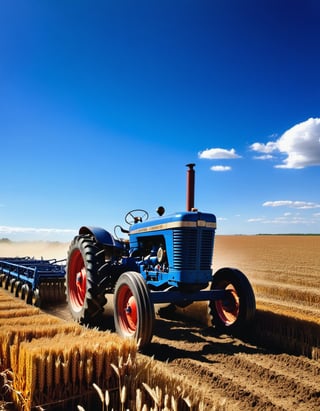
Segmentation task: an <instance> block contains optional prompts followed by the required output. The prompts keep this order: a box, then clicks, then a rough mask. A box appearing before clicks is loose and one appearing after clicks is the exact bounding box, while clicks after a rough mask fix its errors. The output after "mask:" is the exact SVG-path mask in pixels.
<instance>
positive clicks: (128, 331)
mask: <svg viewBox="0 0 320 411" xmlns="http://www.w3.org/2000/svg"><path fill="white" fill-rule="evenodd" d="M154 318H155V315H154V307H153V304H152V302H151V300H150V296H149V291H148V287H147V285H146V282H145V281H144V279H143V277H142V276H141V275H140V274H139V273H137V272H134V271H128V272H126V273H123V274H121V276H120V277H119V279H118V281H117V283H116V287H115V292H114V324H115V328H116V331H117V333H118V334H119V335H120V336H121V337H124V338H127V337H129V338H134V339H135V340H136V341H137V342H138V344H139V347H140V348H143V347H144V346H146V345H147V344H149V342H150V341H151V338H152V334H153V324H154Z"/></svg>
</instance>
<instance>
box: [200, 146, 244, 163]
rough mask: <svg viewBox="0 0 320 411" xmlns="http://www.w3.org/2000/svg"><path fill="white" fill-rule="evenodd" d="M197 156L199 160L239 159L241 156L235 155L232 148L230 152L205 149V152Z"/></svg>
mask: <svg viewBox="0 0 320 411" xmlns="http://www.w3.org/2000/svg"><path fill="white" fill-rule="evenodd" d="M198 156H199V158H205V159H209V160H221V159H233V158H241V156H239V155H238V154H237V153H236V150H235V149H234V148H232V149H231V150H226V149H224V148H207V149H206V150H203V151H200V152H199V153H198Z"/></svg>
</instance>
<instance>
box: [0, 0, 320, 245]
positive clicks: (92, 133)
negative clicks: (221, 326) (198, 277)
mask: <svg viewBox="0 0 320 411" xmlns="http://www.w3.org/2000/svg"><path fill="white" fill-rule="evenodd" d="M319 21H320V3H319V1H317V0H301V1H297V0H287V1H285V0H243V1H240V0H207V1H204V0H197V1H190V0H183V1H181V0H176V1H168V0H162V1H161V2H160V1H153V0H149V1H140V0H137V1H129V0H119V1H114V0H109V1H82V0H79V1H68V0H65V1H62V0H60V1H59V0H56V1H41V0H37V1H36V0H28V1H24V0H21V1H19V0H10V1H2V2H1V3H0V90H1V92H0V142H1V146H0V150H1V167H0V179H1V190H0V238H1V237H8V238H10V239H12V240H24V239H26V240H33V239H43V240H53V241H60V240H61V241H69V240H70V239H72V237H73V236H74V234H75V232H76V230H77V229H78V228H79V227H80V226H81V225H97V226H101V227H104V228H106V229H108V230H110V231H113V226H114V225H115V224H122V223H123V218H124V215H125V214H126V212H127V211H129V210H131V209H134V208H144V209H147V210H148V211H149V213H150V215H151V216H155V210H156V208H157V207H158V206H159V205H163V206H164V207H165V208H166V210H167V213H171V212H174V211H177V210H183V209H185V203H186V201H185V191H186V167H185V165H186V164H187V163H196V168H195V169H196V189H195V191H196V199H195V205H196V206H197V207H198V208H199V209H200V210H202V211H208V212H213V213H214V214H216V216H217V219H218V230H217V234H256V233H289V232H291V233H292V232H294V233H319V232H320V194H319V189H318V184H319V183H318V181H319V175H320V174H319V170H320V169H319V167H320V140H319V139H320V75H319V73H320V54H319V38H320V24H319Z"/></svg>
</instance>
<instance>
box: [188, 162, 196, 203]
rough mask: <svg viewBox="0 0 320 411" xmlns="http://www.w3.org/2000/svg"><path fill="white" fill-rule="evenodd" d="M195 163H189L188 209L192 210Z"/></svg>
mask: <svg viewBox="0 0 320 411" xmlns="http://www.w3.org/2000/svg"><path fill="white" fill-rule="evenodd" d="M194 166H195V164H192V163H191V164H187V167H189V169H188V170H187V211H192V209H193V208H194V175H195V171H194V169H193V167H194Z"/></svg>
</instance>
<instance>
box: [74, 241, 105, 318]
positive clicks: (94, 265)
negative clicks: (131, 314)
mask: <svg viewBox="0 0 320 411" xmlns="http://www.w3.org/2000/svg"><path fill="white" fill-rule="evenodd" d="M102 251H103V248H102V246H100V245H99V244H98V243H96V242H95V240H94V238H92V237H91V236H87V235H83V236H77V237H75V238H74V240H73V241H72V243H71V244H70V248H69V252H68V261H67V269H66V297H67V302H68V306H69V309H70V312H71V314H72V317H73V318H74V320H75V321H77V322H79V323H81V324H88V325H90V324H91V325H93V324H95V322H96V321H98V320H99V318H100V317H101V315H102V313H103V306H104V305H105V304H106V302H107V300H106V298H105V294H104V290H101V289H99V286H98V284H99V282H100V281H101V279H100V278H99V273H98V272H99V268H100V267H101V266H102V265H103V264H104V262H105V261H104V253H103V252H102Z"/></svg>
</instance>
